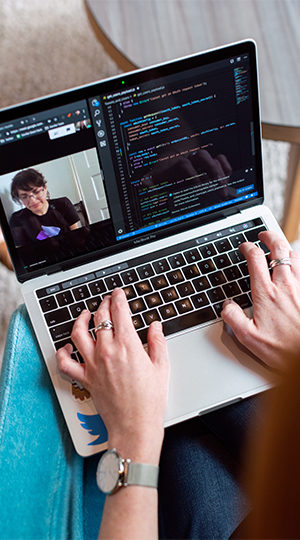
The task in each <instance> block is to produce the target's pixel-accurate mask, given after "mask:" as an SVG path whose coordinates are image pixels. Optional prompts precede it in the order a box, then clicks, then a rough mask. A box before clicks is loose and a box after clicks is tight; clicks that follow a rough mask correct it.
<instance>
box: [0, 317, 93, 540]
mask: <svg viewBox="0 0 300 540" xmlns="http://www.w3.org/2000/svg"><path fill="white" fill-rule="evenodd" d="M0 390H1V403H0V478H1V480H0V501H1V502H0V524H1V525H0V527H1V528H0V537H1V538H3V539H5V540H6V539H9V540H16V539H20V540H27V539H28V540H34V539H39V540H47V539H53V540H54V539H55V540H58V539H66V538H70V539H73V538H74V539H75V538H76V540H80V539H83V538H97V533H96V534H95V533H94V530H93V535H92V536H91V535H90V531H89V521H86V520H85V519H84V518H85V517H86V516H87V514H86V512H85V511H83V509H85V508H86V507H87V503H90V501H91V500H92V499H94V494H93V492H90V487H89V485H87V486H86V489H85V492H84V497H85V500H84V501H83V466H84V460H83V459H82V458H81V457H80V456H78V455H77V454H76V452H75V450H74V447H73V444H72V441H71V439H70V436H69V433H68V430H67V427H66V424H65V421H64V419H63V416H62V413H61V410H60V407H59V405H58V402H57V399H56V396H55V393H54V390H53V388H52V384H51V382H50V378H49V375H48V372H47V369H46V366H45V364H44V361H43V359H42V356H41V352H40V349H39V346H38V344H37V341H36V339H35V336H34V332H33V330H32V326H31V324H30V321H29V318H28V315H27V312H26V309H25V306H21V307H20V308H19V309H18V310H17V311H16V312H15V313H14V315H13V317H12V320H11V323H10V327H9V331H8V336H7V342H6V347H5V352H4V358H3V368H2V373H1V380H0ZM101 497H102V496H101V494H100V492H99V493H97V499H96V501H95V502H97V503H98V504H97V506H94V509H95V514H96V515H97V523H98V524H99V522H100V518H101V508H102V506H103V502H102V505H101V504H99V501H100V503H101V500H102V499H103V497H102V499H101ZM84 503H86V504H84ZM90 512H91V511H90ZM91 513H92V512H91ZM92 514H93V513H92ZM97 532H98V531H97ZM84 533H85V534H84Z"/></svg>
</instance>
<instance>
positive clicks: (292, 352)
mask: <svg viewBox="0 0 300 540" xmlns="http://www.w3.org/2000/svg"><path fill="white" fill-rule="evenodd" d="M259 239H260V240H261V241H262V242H263V243H264V244H266V245H267V246H268V248H269V249H270V252H271V253H270V259H277V258H283V257H290V259H291V266H288V265H280V266H276V267H275V268H274V269H273V271H272V275H271V274H270V272H269V269H268V264H267V261H266V257H265V254H264V252H263V250H262V249H260V248H258V247H257V246H256V245H255V244H252V243H251V242H245V243H244V244H241V245H240V247H239V249H240V251H241V253H242V254H243V255H244V256H245V258H246V260H247V264H248V269H249V274H250V282H251V294H252V301H253V318H252V319H249V318H248V317H247V316H246V315H245V313H244V312H243V310H242V309H241V308H240V306H238V304H237V303H236V302H234V301H233V300H227V301H225V302H224V304H223V311H222V313H221V315H222V318H223V320H224V322H225V323H227V324H228V326H229V327H230V328H231V329H232V331H233V333H234V334H235V336H236V338H237V339H238V340H239V341H240V342H241V343H242V344H243V345H245V347H247V348H248V349H249V350H250V351H251V352H252V353H253V354H255V355H256V356H257V357H258V358H260V359H261V360H262V361H263V362H265V363H266V364H267V365H269V366H271V367H273V368H277V369H280V370H285V369H286V368H287V367H288V364H289V361H291V360H296V361H300V255H299V254H298V253H296V252H294V251H291V249H290V246H289V244H288V242H287V241H286V240H285V239H283V238H282V237H280V236H279V235H278V234H276V233H274V232H271V231H264V232H261V233H260V234H259Z"/></svg>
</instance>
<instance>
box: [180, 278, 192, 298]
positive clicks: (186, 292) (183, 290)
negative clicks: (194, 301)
mask: <svg viewBox="0 0 300 540" xmlns="http://www.w3.org/2000/svg"><path fill="white" fill-rule="evenodd" d="M177 290H178V292H179V294H180V296H181V297H184V296H190V295H191V294H193V293H194V292H195V289H194V287H193V285H192V284H191V282H190V281H188V282H187V283H180V284H179V285H177Z"/></svg>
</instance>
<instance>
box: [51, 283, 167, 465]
mask: <svg viewBox="0 0 300 540" xmlns="http://www.w3.org/2000/svg"><path fill="white" fill-rule="evenodd" d="M89 320H90V312H89V311H83V312H82V313H81V315H80V316H79V317H78V319H77V320H76V322H75V324H74V327H73V331H72V336H71V337H72V341H73V342H74V344H75V346H76V347H77V348H78V350H79V352H80V353H81V355H82V356H83V358H84V360H85V363H84V364H79V363H77V362H76V361H75V360H73V359H72V358H71V352H72V346H71V345H70V344H68V345H66V346H65V347H64V348H62V349H60V350H59V351H58V352H57V360H58V364H59V369H60V370H61V372H62V373H64V374H65V375H67V376H69V377H70V378H71V379H75V380H77V381H78V382H79V383H81V384H82V385H83V386H84V387H85V388H86V389H87V390H88V391H89V392H90V394H91V396H92V398H93V400H94V403H95V406H96V408H97V410H98V412H99V414H100V415H101V417H102V419H103V421H104V423H105V426H106V428H107V431H108V440H109V447H110V448H112V447H115V448H117V450H118V452H119V453H120V454H121V455H123V456H124V457H130V458H131V459H133V460H144V461H145V460H147V461H148V462H149V463H150V462H155V463H158V460H159V455H160V450H161V444H162V440H163V431H164V428H163V422H164V413H165V408H166V401H167V387H168V373H169V362H168V354H167V346H166V340H165V337H164V335H163V332H162V326H161V323H159V322H154V323H152V324H151V325H150V327H149V330H148V354H147V352H146V351H145V349H144V347H143V345H142V343H141V341H140V338H139V337H138V334H137V332H136V330H135V328H134V326H133V323H132V320H131V315H130V311H129V307H128V303H127V301H126V297H125V294H124V292H123V291H122V290H121V289H115V290H114V291H113V293H112V295H111V296H106V297H105V298H104V299H103V301H102V303H101V304H100V306H99V308H98V310H97V312H96V313H95V326H97V325H98V324H99V323H100V322H102V321H105V320H111V321H112V322H113V325H114V330H104V329H101V330H98V332H97V340H96V342H95V341H94V340H93V339H92V338H91V336H90V334H89V332H88V324H89Z"/></svg>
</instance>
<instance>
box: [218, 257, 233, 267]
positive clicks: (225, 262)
mask: <svg viewBox="0 0 300 540" xmlns="http://www.w3.org/2000/svg"><path fill="white" fill-rule="evenodd" d="M214 263H215V265H216V267H217V268H219V269H220V268H225V267H226V266H230V265H231V262H230V259H229V257H228V255H219V256H218V257H214Z"/></svg>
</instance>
